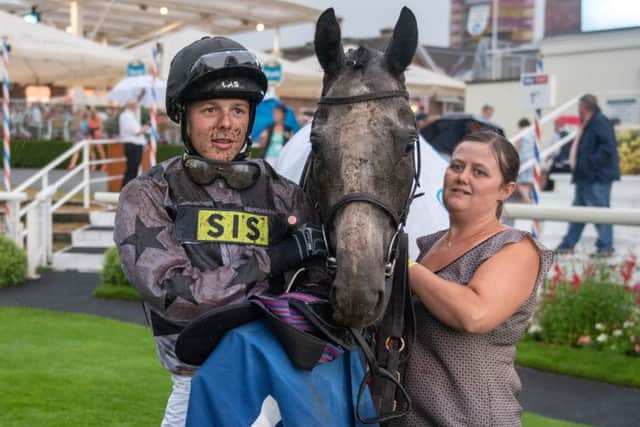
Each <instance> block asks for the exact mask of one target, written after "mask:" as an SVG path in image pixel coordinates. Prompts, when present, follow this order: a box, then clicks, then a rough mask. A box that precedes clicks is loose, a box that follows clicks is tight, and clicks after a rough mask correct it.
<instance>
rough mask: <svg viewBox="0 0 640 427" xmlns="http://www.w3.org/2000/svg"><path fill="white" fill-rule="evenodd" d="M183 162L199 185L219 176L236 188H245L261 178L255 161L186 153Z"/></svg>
mask: <svg viewBox="0 0 640 427" xmlns="http://www.w3.org/2000/svg"><path fill="white" fill-rule="evenodd" d="M182 164H183V165H184V169H185V171H186V173H187V175H188V176H189V178H190V179H191V180H192V181H193V182H195V183H196V184H199V185H209V184H211V183H212V182H213V181H215V180H216V179H218V178H221V179H223V180H224V181H225V182H226V183H227V185H228V186H229V187H231V188H233V189H235V190H244V189H247V188H249V187H251V186H252V185H254V184H255V183H256V182H258V179H259V178H260V167H259V166H258V165H257V164H256V163H253V162H243V161H234V162H223V161H216V160H209V159H205V158H202V157H197V156H190V155H188V154H185V155H184V157H183V158H182Z"/></svg>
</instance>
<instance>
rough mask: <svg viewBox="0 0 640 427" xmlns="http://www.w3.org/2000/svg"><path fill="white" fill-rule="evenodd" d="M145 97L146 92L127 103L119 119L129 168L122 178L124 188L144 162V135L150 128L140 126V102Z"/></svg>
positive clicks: (127, 167) (119, 127)
mask: <svg viewBox="0 0 640 427" xmlns="http://www.w3.org/2000/svg"><path fill="white" fill-rule="evenodd" d="M143 96H144V91H143V92H142V93H141V94H140V96H139V97H138V100H135V101H134V100H131V101H129V102H127V104H126V106H125V109H124V110H123V111H122V113H120V116H119V117H118V129H119V134H120V139H121V140H123V141H124V142H125V144H124V155H125V157H126V158H127V166H126V169H125V172H124V177H123V178H122V188H124V186H125V185H127V183H128V182H129V181H131V180H132V179H134V178H135V177H136V176H138V169H139V168H140V163H141V162H142V153H143V152H144V147H145V145H146V144H147V139H146V138H145V136H144V134H145V133H146V132H147V131H148V126H147V125H144V126H142V124H140V117H139V116H138V110H139V108H138V101H139V100H140V99H142V97H143Z"/></svg>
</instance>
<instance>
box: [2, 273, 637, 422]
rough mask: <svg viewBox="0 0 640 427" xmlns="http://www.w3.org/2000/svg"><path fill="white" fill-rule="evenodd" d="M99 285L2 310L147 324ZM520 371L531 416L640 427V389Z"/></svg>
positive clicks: (33, 288) (40, 291)
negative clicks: (100, 295) (99, 294)
mask: <svg viewBox="0 0 640 427" xmlns="http://www.w3.org/2000/svg"><path fill="white" fill-rule="evenodd" d="M99 282H100V278H99V276H98V275H97V274H94V273H78V272H72V271H65V272H47V273H45V274H43V276H42V277H41V278H40V279H38V280H32V281H29V282H28V283H26V284H24V285H22V286H20V287H16V288H2V289H0V306H26V307H41V308H48V309H52V310H59V311H70V312H80V313H90V314H96V315H98V316H103V317H108V318H112V319H117V320H123V321H127V322H133V323H138V324H144V323H145V320H144V315H143V312H142V308H141V306H140V303H138V302H132V301H119V300H100V299H96V298H94V297H93V296H92V293H93V290H94V289H95V287H96V286H98V284H99ZM518 372H519V374H520V378H521V380H522V384H523V392H522V395H521V401H522V405H523V407H524V408H525V410H527V411H531V412H534V413H536V414H540V415H544V416H548V417H551V418H557V419H563V420H567V421H573V422H578V423H583V424H589V425H593V426H603V427H632V426H640V411H639V410H638V408H639V407H640V389H631V388H626V387H619V386H613V385H610V384H604V383H599V382H596V381H589V380H584V379H580V378H574V377H568V376H564V375H557V374H551V373H546V372H541V371H536V370H533V369H528V368H521V367H519V368H518Z"/></svg>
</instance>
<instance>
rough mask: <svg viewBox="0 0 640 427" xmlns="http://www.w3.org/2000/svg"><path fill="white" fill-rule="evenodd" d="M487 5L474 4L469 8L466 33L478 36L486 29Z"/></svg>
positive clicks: (488, 7) (487, 20)
mask: <svg viewBox="0 0 640 427" xmlns="http://www.w3.org/2000/svg"><path fill="white" fill-rule="evenodd" d="M490 11H491V6H490V5H489V3H476V4H472V5H470V6H469V12H468V13H467V32H468V33H469V34H471V35H472V36H479V35H480V34H482V33H484V31H485V30H486V29H487V22H489V12H490Z"/></svg>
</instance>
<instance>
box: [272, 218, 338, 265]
mask: <svg viewBox="0 0 640 427" xmlns="http://www.w3.org/2000/svg"><path fill="white" fill-rule="evenodd" d="M267 253H268V254H269V258H271V274H280V273H283V272H285V271H288V270H292V269H294V268H296V267H297V266H299V265H300V264H301V263H302V261H304V260H306V259H307V258H311V257H315V256H322V257H326V256H327V246H326V245H325V242H324V237H323V235H322V228H321V227H319V226H317V225H313V224H303V225H301V226H300V227H299V228H298V229H296V230H295V231H294V232H293V233H291V235H290V236H289V237H287V238H286V239H284V240H283V241H282V242H280V243H278V244H277V245H275V246H273V247H271V248H269V249H267Z"/></svg>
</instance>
